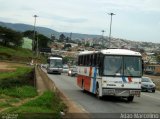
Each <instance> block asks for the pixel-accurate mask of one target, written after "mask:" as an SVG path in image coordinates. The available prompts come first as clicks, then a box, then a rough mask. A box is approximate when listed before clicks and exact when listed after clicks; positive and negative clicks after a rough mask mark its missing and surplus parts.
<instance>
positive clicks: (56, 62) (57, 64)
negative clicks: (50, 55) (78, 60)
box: [49, 59, 63, 68]
mask: <svg viewBox="0 0 160 119" xmlns="http://www.w3.org/2000/svg"><path fill="white" fill-rule="evenodd" d="M49 65H50V67H51V68H62V67H63V65H62V60H61V59H50V64H49Z"/></svg>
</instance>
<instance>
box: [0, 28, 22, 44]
mask: <svg viewBox="0 0 160 119" xmlns="http://www.w3.org/2000/svg"><path fill="white" fill-rule="evenodd" d="M0 38H1V39H2V44H3V45H4V46H9V45H11V44H12V46H21V45H22V43H23V40H22V33H20V32H16V31H14V30H11V29H8V28H5V27H0Z"/></svg>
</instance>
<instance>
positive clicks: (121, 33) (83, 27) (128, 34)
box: [0, 0, 160, 43]
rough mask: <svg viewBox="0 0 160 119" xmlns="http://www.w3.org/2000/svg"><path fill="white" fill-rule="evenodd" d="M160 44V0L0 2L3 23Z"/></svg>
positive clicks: (38, 0)
mask: <svg viewBox="0 0 160 119" xmlns="http://www.w3.org/2000/svg"><path fill="white" fill-rule="evenodd" d="M108 13H115V14H116V15H113V17H112V27H111V36H112V37H114V38H122V39H127V40H132V41H141V42H153V43H160V0H0V21H2V22H9V23H24V24H30V25H34V17H33V16H34V15H38V17H37V20H36V26H41V27H47V28H51V29H53V30H56V31H59V32H69V33H70V32H72V33H83V34H95V35H102V30H104V31H105V32H104V36H109V30H110V21H111V15H109V14H108Z"/></svg>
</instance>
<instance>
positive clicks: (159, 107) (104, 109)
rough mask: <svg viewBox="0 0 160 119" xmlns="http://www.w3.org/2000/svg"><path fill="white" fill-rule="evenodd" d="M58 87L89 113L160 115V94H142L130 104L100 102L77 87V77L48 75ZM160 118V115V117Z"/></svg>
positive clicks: (115, 100)
mask: <svg viewBox="0 0 160 119" xmlns="http://www.w3.org/2000/svg"><path fill="white" fill-rule="evenodd" d="M48 76H49V77H50V79H51V80H53V81H54V83H55V84H56V86H57V87H58V88H59V89H60V90H61V91H62V92H63V93H64V94H65V95H66V96H67V97H68V98H69V99H70V100H72V101H74V102H75V103H76V104H77V105H79V107H80V108H82V109H83V110H86V111H87V112H88V113H93V114H98V113H99V114H103V113H159V114H160V103H159V102H160V92H159V91H156V92H155V93H147V92H143V93H141V97H135V98H134V100H133V102H130V103H128V102H127V101H126V100H125V99H121V98H115V97H105V98H104V99H103V100H98V99H97V98H96V97H95V96H94V95H93V94H90V93H83V92H82V91H81V89H80V88H79V87H78V86H77V85H76V77H70V76H67V74H62V75H55V74H48ZM159 116H160V115H159Z"/></svg>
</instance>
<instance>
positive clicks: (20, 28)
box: [0, 22, 101, 39]
mask: <svg viewBox="0 0 160 119" xmlns="http://www.w3.org/2000/svg"><path fill="white" fill-rule="evenodd" d="M0 26H3V27H7V28H10V29H13V30H16V31H20V32H24V31H27V30H33V29H34V27H33V25H28V24H19V23H16V24H13V23H5V22H0ZM36 30H37V31H38V32H39V33H41V34H43V35H45V36H47V37H49V38H50V37H51V35H52V34H54V35H55V36H56V38H59V35H60V34H62V33H63V34H64V35H65V36H67V37H70V33H67V32H58V31H55V30H52V29H50V28H46V27H39V26H37V27H36ZM96 37H101V36H99V35H90V34H79V33H72V39H85V38H96Z"/></svg>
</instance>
